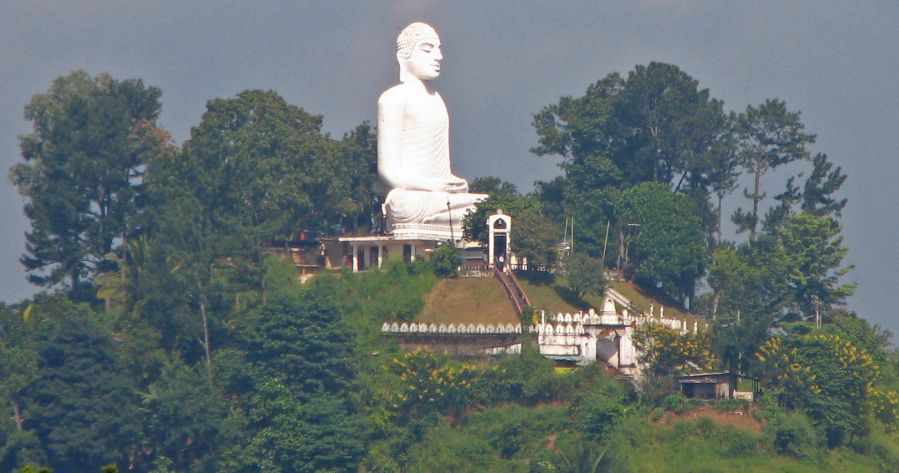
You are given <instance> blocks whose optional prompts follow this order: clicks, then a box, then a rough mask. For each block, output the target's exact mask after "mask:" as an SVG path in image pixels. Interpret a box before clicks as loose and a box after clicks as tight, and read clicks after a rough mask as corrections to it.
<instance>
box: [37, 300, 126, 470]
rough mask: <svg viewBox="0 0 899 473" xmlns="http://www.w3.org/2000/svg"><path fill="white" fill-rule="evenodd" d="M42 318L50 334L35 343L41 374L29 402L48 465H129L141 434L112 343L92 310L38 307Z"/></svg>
mask: <svg viewBox="0 0 899 473" xmlns="http://www.w3.org/2000/svg"><path fill="white" fill-rule="evenodd" d="M34 311H35V312H36V313H35V315H34V317H36V318H38V320H39V323H40V325H41V326H42V330H41V332H40V333H39V335H38V338H37V340H36V342H35V349H36V351H37V356H38V358H37V368H38V369H37V376H36V377H35V379H34V380H33V381H32V382H31V383H30V384H29V385H28V387H27V388H26V389H25V390H24V395H25V396H27V398H28V399H29V406H30V407H29V411H28V413H27V415H28V417H30V419H31V422H32V423H33V424H32V425H34V430H35V432H36V434H37V437H38V439H39V440H40V443H41V444H42V445H43V447H44V449H45V451H46V454H47V460H48V461H47V463H48V464H49V466H50V467H52V468H53V469H55V470H57V471H70V472H85V473H86V472H90V473H93V472H95V471H96V469H97V466H98V465H105V464H109V463H112V462H120V463H121V464H125V463H126V462H127V461H128V455H129V453H130V451H131V449H132V448H134V447H135V446H136V445H137V439H138V432H139V430H140V427H139V425H138V424H137V412H136V409H135V408H136V402H137V399H136V396H135V393H134V390H133V388H132V386H131V385H130V383H129V381H128V380H127V378H126V377H125V376H124V367H123V366H122V364H121V361H120V359H119V358H118V356H117V353H116V348H115V346H114V345H113V341H112V339H111V338H110V336H109V335H108V334H107V333H104V331H103V329H102V328H101V326H100V325H99V324H98V322H97V321H96V320H95V314H93V313H92V312H91V311H90V309H88V308H87V307H85V306H83V305H75V304H72V303H71V302H69V301H67V300H65V299H63V298H61V297H51V298H47V299H44V300H40V301H36V302H35V309H34Z"/></svg>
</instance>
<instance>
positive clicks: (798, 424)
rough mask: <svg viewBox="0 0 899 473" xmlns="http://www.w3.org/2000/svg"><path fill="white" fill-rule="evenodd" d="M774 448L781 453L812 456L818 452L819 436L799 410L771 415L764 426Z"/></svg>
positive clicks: (800, 456)
mask: <svg viewBox="0 0 899 473" xmlns="http://www.w3.org/2000/svg"><path fill="white" fill-rule="evenodd" d="M764 429H765V433H766V436H767V437H768V438H769V440H770V442H771V445H772V446H773V447H774V450H775V451H776V452H777V453H780V454H781V455H790V456H793V457H796V458H812V457H816V456H817V455H818V454H819V451H818V445H819V444H820V438H819V437H818V433H817V431H816V430H815V429H814V427H813V426H812V423H811V421H810V420H809V419H808V417H806V416H805V415H803V414H801V413H799V412H790V411H788V412H784V413H783V414H781V415H777V416H775V417H773V418H772V419H771V420H770V422H768V423H767V424H766V425H765V427H764Z"/></svg>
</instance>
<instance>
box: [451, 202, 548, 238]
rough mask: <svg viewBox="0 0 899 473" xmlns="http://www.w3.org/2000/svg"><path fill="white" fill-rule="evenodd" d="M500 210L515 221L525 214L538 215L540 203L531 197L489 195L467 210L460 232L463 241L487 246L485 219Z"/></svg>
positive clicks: (487, 232)
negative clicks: (463, 238)
mask: <svg viewBox="0 0 899 473" xmlns="http://www.w3.org/2000/svg"><path fill="white" fill-rule="evenodd" d="M498 210H502V211H503V213H504V214H506V215H509V216H511V217H512V219H513V220H514V219H516V218H518V217H520V216H521V215H523V214H524V213H526V212H529V213H533V214H540V211H541V207H540V202H538V201H537V199H535V198H533V197H531V196H521V195H518V194H507V193H503V192H500V193H496V194H490V195H489V196H488V197H487V198H486V199H484V200H482V201H480V202H478V203H477V204H475V208H474V209H473V210H469V211H468V213H467V214H465V217H464V218H463V219H462V229H463V230H462V231H463V232H464V235H465V239H466V240H469V241H480V242H481V243H483V244H485V245H486V244H487V239H488V238H489V237H490V229H489V228H487V217H489V216H490V215H493V214H495V213H496V212H497V211H498ZM516 231H517V229H516Z"/></svg>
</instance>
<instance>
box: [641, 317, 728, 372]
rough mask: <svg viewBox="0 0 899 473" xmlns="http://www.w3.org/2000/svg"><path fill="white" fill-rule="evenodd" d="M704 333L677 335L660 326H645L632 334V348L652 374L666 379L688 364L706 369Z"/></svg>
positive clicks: (708, 356)
mask: <svg viewBox="0 0 899 473" xmlns="http://www.w3.org/2000/svg"><path fill="white" fill-rule="evenodd" d="M707 334H708V333H707V332H700V333H698V334H695V333H692V332H688V333H684V334H682V333H680V331H678V330H675V329H673V328H670V327H666V326H664V325H662V324H657V323H648V324H642V325H640V326H638V327H637V329H636V330H635V332H634V346H636V347H637V350H638V351H639V353H642V355H641V356H640V362H641V363H646V364H647V365H649V369H650V370H651V372H652V373H653V374H655V375H659V376H669V375H671V374H672V373H674V372H675V371H677V370H680V369H683V368H684V367H686V366H687V364H688V363H693V364H696V365H699V366H701V367H703V368H710V367H711V364H712V361H713V360H712V355H711V352H710V351H709V350H708V340H707V339H706V337H707V336H708V335H707Z"/></svg>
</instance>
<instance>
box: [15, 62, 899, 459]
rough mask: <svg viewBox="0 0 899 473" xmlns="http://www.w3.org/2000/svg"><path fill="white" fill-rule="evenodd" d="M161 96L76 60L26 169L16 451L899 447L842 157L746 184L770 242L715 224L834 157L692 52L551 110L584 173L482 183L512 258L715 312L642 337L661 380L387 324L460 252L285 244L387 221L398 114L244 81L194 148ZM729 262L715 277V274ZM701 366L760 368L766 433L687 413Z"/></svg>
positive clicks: (589, 282)
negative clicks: (329, 103)
mask: <svg viewBox="0 0 899 473" xmlns="http://www.w3.org/2000/svg"><path fill="white" fill-rule="evenodd" d="M159 97H160V91H159V90H158V89H155V88H153V87H146V86H144V85H143V83H142V82H141V81H139V80H126V81H117V80H114V79H112V78H110V77H108V76H106V75H101V76H98V77H90V76H89V75H87V74H85V73H83V72H76V73H73V74H71V75H69V76H65V77H62V78H60V79H58V80H57V81H56V82H54V84H53V85H52V87H51V89H50V90H49V91H48V92H47V93H44V94H38V95H36V96H35V98H34V99H33V100H32V101H31V103H29V105H28V107H27V108H26V118H27V119H28V120H30V121H31V122H32V124H33V126H34V129H33V131H32V132H31V133H29V134H27V135H25V136H24V137H23V138H22V154H23V158H24V160H25V162H24V163H21V164H19V165H17V166H16V167H14V169H13V170H12V173H11V177H12V179H13V180H14V181H15V182H16V184H17V185H18V186H19V189H20V191H21V192H22V194H23V196H24V197H25V198H26V206H25V213H26V215H27V216H28V217H29V219H31V222H32V227H31V231H30V232H29V233H28V236H27V238H28V243H27V247H26V249H25V250H26V254H25V255H24V256H23V263H24V265H25V267H26V269H27V270H28V271H29V278H30V279H31V280H32V281H33V282H34V283H36V284H39V285H41V286H44V287H46V288H48V289H51V290H54V291H55V292H53V293H41V294H39V295H37V296H35V297H33V298H32V299H30V300H26V301H22V302H21V303H19V304H15V305H9V306H8V305H2V304H0V413H2V414H3V415H2V416H0V418H2V419H3V421H2V422H0V470H2V471H22V472H25V471H31V472H39V471H48V470H47V469H46V468H41V467H40V466H38V465H47V466H48V467H49V468H52V470H53V471H57V472H74V473H79V472H96V471H100V470H101V468H102V469H103V470H102V471H106V472H109V473H112V472H114V471H136V472H155V473H163V472H166V473H168V472H176V471H191V472H218V471H233V472H238V471H240V472H247V471H248V472H254V471H255V472H266V473H269V472H279V471H284V472H287V471H300V472H303V471H310V472H312V471H358V470H359V469H360V468H364V470H365V471H370V472H389V471H410V472H414V471H423V472H424V471H428V472H430V471H504V472H505V471H521V472H541V471H547V472H548V471H616V472H617V471H624V472H626V471H689V470H696V471H758V470H762V469H764V470H770V471H850V470H851V471H895V470H896V469H897V468H899V446H897V437H896V435H897V419H899V407H897V396H896V391H897V389H899V355H897V353H896V351H895V350H893V349H891V348H889V345H888V342H889V338H890V334H889V333H887V332H885V331H883V330H882V329H880V328H879V327H876V326H871V325H870V324H868V323H867V322H865V321H864V320H863V319H861V318H859V317H857V316H856V315H855V314H853V313H851V312H849V311H848V310H847V309H846V308H845V306H844V304H845V300H846V298H847V297H848V296H849V295H850V294H851V292H852V289H853V286H852V285H851V284H847V283H845V282H843V281H842V278H843V276H844V275H845V274H846V272H847V271H848V269H849V268H847V267H846V265H845V264H844V263H843V258H844V256H845V255H846V251H847V250H846V248H845V247H844V246H843V245H842V239H841V231H842V229H841V227H840V225H839V217H840V212H841V210H842V208H843V207H844V206H845V204H846V202H845V199H841V198H839V197H838V195H837V193H838V191H839V188H840V186H841V185H842V183H843V182H844V181H845V179H846V177H845V175H843V174H842V172H841V170H840V168H839V167H837V168H834V167H833V164H832V163H831V162H830V161H829V158H827V156H826V155H823V154H818V155H816V156H815V157H814V158H813V160H812V164H811V165H812V169H811V172H810V173H809V177H808V178H807V179H806V180H805V181H804V182H803V183H797V182H796V179H798V178H799V176H797V177H795V178H793V179H790V180H789V181H788V182H787V186H786V187H787V188H786V190H785V191H784V192H783V193H782V194H779V195H776V196H775V197H774V200H775V201H776V205H774V206H773V207H772V208H771V209H770V210H769V211H768V212H767V213H766V214H765V215H764V218H760V215H761V207H760V202H761V200H762V198H763V194H761V193H760V192H759V187H757V186H754V187H753V191H751V192H746V194H747V196H748V197H749V198H751V199H752V201H753V209H752V211H751V212H747V211H741V212H739V213H738V214H737V216H736V219H735V220H737V221H738V223H740V224H741V225H743V227H744V228H745V229H746V230H749V232H750V236H749V238H748V239H747V241H744V242H740V243H737V242H727V241H724V240H722V238H721V233H720V223H716V218H715V215H714V211H713V209H714V208H717V209H718V211H719V212H720V208H721V199H722V198H724V197H726V196H727V195H728V194H729V193H730V192H732V191H733V190H734V189H735V188H736V181H737V178H738V177H739V175H740V170H741V169H743V170H746V171H747V172H749V173H750V174H748V176H752V177H753V178H754V180H755V182H756V183H757V182H758V181H759V180H761V178H762V177H763V176H764V175H766V174H767V173H768V172H769V171H770V170H773V169H775V168H777V167H780V166H781V165H783V164H785V163H787V162H790V161H797V160H798V161H803V160H806V159H807V158H808V157H809V156H810V154H809V153H808V150H807V145H809V144H810V143H811V142H812V141H813V136H812V135H810V134H806V133H805V132H804V131H803V126H802V124H801V122H800V120H799V113H798V112H790V111H788V110H787V109H786V107H785V105H784V103H783V102H782V101H779V100H768V101H766V102H765V103H764V104H763V105H762V106H760V107H749V108H747V110H746V111H745V112H744V113H741V114H731V115H730V116H727V115H726V114H725V113H724V110H723V103H722V102H721V101H720V100H717V99H714V98H713V97H711V95H710V93H709V91H708V90H706V89H700V88H699V85H698V82H697V81H696V80H694V79H692V78H691V77H690V76H689V75H687V74H686V73H684V72H683V71H680V70H679V69H678V68H677V67H675V66H672V65H667V64H661V63H651V64H649V65H648V66H637V67H636V68H635V70H634V71H631V72H630V73H629V74H628V75H627V77H626V78H625V77H623V76H621V75H619V74H610V75H609V76H607V77H605V78H603V79H601V80H600V81H598V82H597V83H596V84H593V85H591V86H590V88H589V89H588V90H587V93H586V95H585V96H583V97H580V98H572V97H565V98H562V99H561V100H560V102H559V103H558V104H556V105H551V106H549V107H546V108H545V109H544V110H543V111H541V112H540V113H538V114H537V115H536V116H535V122H534V124H535V126H536V128H537V133H538V139H539V145H538V147H537V148H535V152H537V153H538V154H546V155H558V156H559V157H561V160H562V166H561V167H562V170H563V171H564V174H563V175H562V176H559V177H558V178H556V179H554V180H552V181H549V182H540V183H537V185H536V188H535V191H534V192H532V193H530V194H526V195H522V194H520V193H519V192H518V190H517V188H516V187H515V186H514V185H511V184H509V183H505V182H503V181H501V180H499V179H497V178H481V179H477V180H475V181H473V182H472V186H471V188H472V190H476V191H479V192H485V193H488V194H489V195H490V197H489V198H488V199H486V200H485V201H483V202H482V203H481V204H479V205H478V206H477V209H476V211H475V212H473V213H471V214H469V215H468V216H466V219H465V222H464V225H465V232H466V236H467V237H468V238H470V239H475V240H485V239H486V230H487V229H486V217H487V215H489V214H490V213H492V212H495V211H497V210H499V209H501V210H503V211H504V212H505V213H507V214H509V215H511V216H512V218H513V235H514V236H513V237H512V242H511V247H512V249H513V251H515V252H516V253H517V254H518V255H519V256H521V257H524V258H526V259H527V261H528V262H529V265H531V266H533V267H535V268H539V269H540V270H548V269H552V270H561V271H560V272H561V273H564V274H563V275H564V276H565V277H564V279H565V280H566V281H567V284H568V288H569V289H570V291H571V292H572V294H574V295H575V296H576V297H581V296H585V295H589V294H594V295H597V294H600V293H602V292H603V291H604V288H605V286H606V279H605V273H604V269H605V268H606V267H608V266H612V265H614V266H616V267H617V268H618V269H621V270H622V271H621V272H620V274H622V275H623V276H625V277H627V278H632V279H634V280H636V281H638V282H642V283H645V284H648V285H649V286H652V287H654V288H655V289H656V290H657V291H658V292H660V293H664V294H666V295H667V296H670V297H672V298H675V299H678V300H689V301H690V302H691V305H693V306H695V308H696V309H697V311H699V312H702V313H703V314H704V315H707V316H708V318H709V320H708V322H709V325H710V330H709V331H708V332H704V333H700V334H697V335H694V334H690V333H688V334H683V333H679V332H677V331H674V330H670V329H665V328H664V327H662V326H655V325H648V326H645V327H644V328H642V329H641V330H640V331H639V332H638V333H637V335H636V338H635V341H636V343H637V345H638V346H639V348H640V349H641V350H642V351H643V353H644V359H643V360H642V361H643V362H645V363H646V364H647V366H648V371H647V373H648V376H647V379H648V381H649V382H647V383H645V384H644V385H643V386H641V388H642V391H641V392H638V391H636V390H635V388H634V387H633V386H632V385H631V384H629V383H623V382H620V381H617V380H615V379H613V378H611V377H610V376H608V375H607V374H606V373H605V372H604V371H603V369H602V367H601V366H598V365H594V366H589V367H578V368H575V369H564V370H560V369H557V367H556V366H555V364H554V363H553V362H552V361H550V360H548V359H546V358H544V357H543V356H541V355H540V354H539V353H538V351H537V349H536V347H535V346H534V345H533V340H532V337H530V336H524V337H522V342H523V343H522V350H521V354H520V355H510V356H505V357H502V358H499V359H493V360H477V359H467V360H459V359H453V358H451V357H449V356H448V355H446V354H441V353H434V352H431V351H428V350H418V351H412V352H404V351H403V350H401V349H400V348H399V346H398V344H397V342H396V340H395V339H393V338H391V337H388V336H382V335H380V330H379V329H380V326H381V324H382V323H383V322H385V321H388V320H389V321H409V320H414V319H415V317H416V316H417V315H418V314H419V313H420V312H421V310H422V308H423V307H424V301H425V297H426V296H427V294H428V293H429V292H430V291H431V290H432V289H433V288H434V287H435V285H436V284H437V281H438V278H439V277H446V276H452V275H454V273H455V271H456V268H457V267H458V266H459V262H460V260H459V254H458V252H457V251H456V250H455V248H453V247H452V246H451V245H443V246H442V247H441V248H440V249H439V250H438V251H437V252H435V256H434V257H433V258H431V259H430V261H421V260H419V261H418V262H416V263H415V264H411V263H405V262H403V261H399V260H396V261H394V260H389V261H387V264H386V265H385V266H384V268H382V269H380V270H372V271H368V272H366V273H362V274H356V273H351V272H349V271H333V272H322V273H319V274H316V275H315V276H314V277H313V278H312V280H311V281H309V282H307V283H306V284H304V285H300V284H298V283H297V281H296V272H295V268H294V267H293V266H292V264H290V263H287V262H284V261H281V260H279V259H277V258H274V257H271V256H268V255H267V253H266V251H265V247H266V246H269V245H272V244H273V243H274V242H284V241H287V240H290V239H291V238H293V236H294V235H296V234H297V233H298V232H301V231H305V232H310V233H312V234H319V233H325V234H336V233H339V232H342V231H365V230H368V229H370V228H372V227H377V220H378V219H377V218H376V217H375V216H374V215H376V214H374V215H373V212H372V210H373V209H377V205H376V204H377V197H376V195H375V194H374V192H373V190H372V188H373V186H372V184H373V180H374V176H375V169H374V163H375V149H376V145H375V143H374V137H375V133H374V132H373V130H372V129H371V127H369V126H368V125H367V124H364V123H363V124H361V125H360V126H359V127H357V128H356V129H355V130H353V131H352V132H350V133H348V134H346V135H345V136H344V137H343V138H342V139H339V140H337V139H334V138H332V137H331V136H330V135H328V134H325V133H322V131H321V130H322V117H320V116H316V115H311V114H309V113H307V112H306V111H304V110H303V109H301V108H300V107H297V106H294V105H291V104H289V103H287V102H286V101H285V100H284V99H283V98H281V97H280V96H278V94H276V93H275V92H271V91H269V92H264V91H245V92H242V93H240V94H238V95H237V96H236V97H234V98H230V99H215V100H211V101H210V102H209V103H208V105H207V111H206V113H205V114H204V115H203V118H202V120H201V122H200V123H199V124H198V125H197V126H196V127H194V128H193V130H192V132H191V138H190V139H189V140H188V141H187V142H186V143H184V144H183V146H181V147H180V148H179V147H177V146H175V145H173V144H172V143H170V142H169V138H168V135H167V134H166V133H165V132H164V131H163V130H161V129H159V128H158V127H157V126H156V124H155V120H156V117H157V116H158V113H159ZM768 135H775V137H778V139H782V140H781V141H777V140H772V139H771V136H768ZM713 199H717V202H714V201H713ZM715 204H717V205H715ZM717 220H720V214H719V216H718V219H717ZM574 222H576V227H575V223H574ZM563 227H564V230H563V231H562V232H560V231H559V229H560V228H563ZM569 232H574V235H572V234H571V233H569ZM560 233H562V238H560V235H559V234H560ZM563 238H564V239H565V242H566V243H569V244H570V245H574V246H576V251H571V250H572V247H571V246H566V245H559V243H560V240H561V239H563ZM569 238H572V240H568V239H569ZM567 252H570V254H568V255H565V253H567ZM563 256H565V257H563ZM603 257H605V259H604V260H603V259H602V258H603ZM546 274H549V273H548V272H547V273H546ZM703 278H705V282H706V283H707V284H708V286H709V288H710V290H711V292H709V293H708V294H701V295H699V296H696V297H694V296H695V293H696V292H697V287H699V286H701V285H702V283H703ZM694 299H695V304H693V302H694ZM813 322H817V323H813ZM697 367H698V368H702V369H730V370H733V371H736V372H739V373H742V374H749V375H753V376H755V377H757V378H759V379H760V381H761V382H762V384H763V386H764V389H765V390H766V393H765V394H766V395H765V397H763V398H762V401H761V403H760V405H758V406H756V407H754V408H753V409H748V408H747V406H742V405H737V406H733V405H724V406H723V409H724V410H733V409H740V411H741V412H745V413H746V414H747V415H752V416H759V417H763V418H764V419H765V421H766V423H765V424H764V427H763V428H760V429H759V430H758V431H754V430H749V431H747V430H741V429H737V428H732V427H728V426H722V425H719V424H716V423H714V422H712V421H711V420H700V421H699V422H688V421H684V420H682V419H681V418H680V417H679V416H681V415H682V414H684V413H685V411H688V410H690V409H692V408H694V407H696V406H695V405H693V404H690V403H689V402H688V401H686V400H685V399H684V398H683V397H681V396H680V395H675V394H672V388H671V383H672V382H671V379H670V377H669V376H670V375H672V374H676V373H678V372H680V371H688V370H690V369H691V368H697ZM759 425H760V424H759ZM103 465H109V466H106V467H103Z"/></svg>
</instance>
